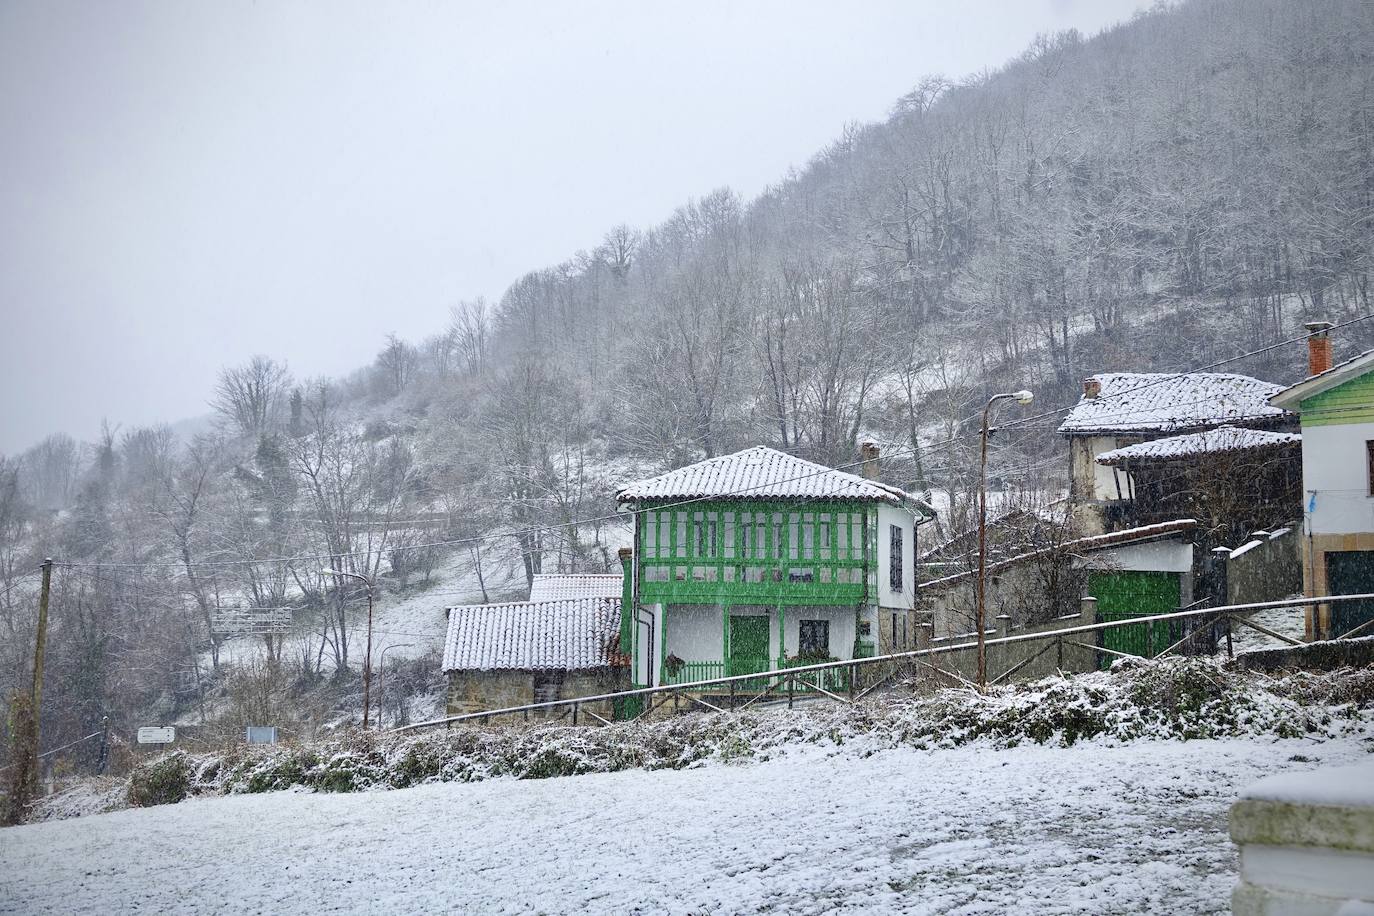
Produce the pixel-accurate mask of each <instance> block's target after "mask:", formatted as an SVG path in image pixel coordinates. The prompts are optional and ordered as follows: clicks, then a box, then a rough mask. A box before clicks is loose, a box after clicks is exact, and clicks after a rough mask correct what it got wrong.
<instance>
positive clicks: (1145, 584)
mask: <svg viewBox="0 0 1374 916" xmlns="http://www.w3.org/2000/svg"><path fill="white" fill-rule="evenodd" d="M1179 582H1180V580H1179V574H1178V573H1164V572H1138V571H1136V570H1123V571H1120V572H1095V573H1093V574H1092V575H1091V576H1090V577H1089V579H1088V594H1089V595H1091V596H1092V597H1094V598H1096V599H1097V622H1098V623H1107V622H1109V621H1114V620H1129V619H1131V618H1132V617H1148V616H1150V615H1153V614H1167V613H1169V612H1170V611H1175V610H1178V607H1179V603H1180V602H1179V597H1180V591H1179ZM1176 629H1178V625H1177V624H1170V623H1169V622H1167V621H1158V622H1155V623H1142V624H1140V625H1138V626H1133V627H1113V628H1111V629H1110V630H1103V631H1102V643H1101V644H1102V647H1103V648H1104V649H1113V650H1115V651H1117V652H1126V653H1128V654H1130V655H1143V656H1145V657H1146V658H1153V657H1154V656H1155V655H1156V654H1158V653H1159V652H1162V651H1164V650H1165V649H1167V648H1168V647H1169V646H1170V645H1172V644H1173V643H1174V642H1175V641H1176V640H1177V636H1175V634H1174V631H1175V630H1176ZM1178 635H1182V634H1181V633H1180V634H1178ZM1099 654H1100V655H1102V656H1103V658H1102V661H1101V664H1102V666H1103V667H1107V666H1109V665H1110V664H1111V663H1112V660H1113V659H1114V658H1115V656H1112V655H1106V654H1105V653H1099Z"/></svg>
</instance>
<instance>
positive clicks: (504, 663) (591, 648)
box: [443, 597, 620, 671]
mask: <svg viewBox="0 0 1374 916" xmlns="http://www.w3.org/2000/svg"><path fill="white" fill-rule="evenodd" d="M619 631H620V600H619V599H618V598H604V597H601V598H597V597H593V598H567V599H561V600H557V601H509V602H505V603H501V604H469V605H459V606H457V607H451V608H449V609H448V633H447V635H446V636H445V638H444V665H443V669H444V670H445V671H501V670H505V671H542V670H566V671H574V670H582V669H588V668H607V667H610V666H612V665H614V664H617V663H618V658H617V654H616V637H617V636H618V635H619Z"/></svg>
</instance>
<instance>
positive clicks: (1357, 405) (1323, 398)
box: [1299, 372, 1374, 427]
mask: <svg viewBox="0 0 1374 916" xmlns="http://www.w3.org/2000/svg"><path fill="white" fill-rule="evenodd" d="M1299 411H1300V413H1301V418H1302V425H1303V426H1304V427H1308V426H1340V425H1345V424H1350V423H1374V372H1369V373H1367V374H1365V375H1362V376H1359V377H1358V378H1353V379H1351V380H1350V381H1348V382H1343V383H1342V384H1340V385H1337V386H1336V387H1335V388H1330V389H1328V390H1326V391H1323V392H1321V393H1319V394H1314V395H1313V396H1312V397H1310V398H1307V399H1305V400H1304V401H1303V402H1302V404H1301V405H1300V407H1299Z"/></svg>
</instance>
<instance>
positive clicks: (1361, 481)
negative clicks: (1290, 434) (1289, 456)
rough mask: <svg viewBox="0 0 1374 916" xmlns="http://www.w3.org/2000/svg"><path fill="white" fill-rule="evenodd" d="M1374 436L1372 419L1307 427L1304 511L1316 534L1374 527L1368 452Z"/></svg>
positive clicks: (1304, 455)
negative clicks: (1369, 421) (1362, 421)
mask: <svg viewBox="0 0 1374 916" xmlns="http://www.w3.org/2000/svg"><path fill="white" fill-rule="evenodd" d="M1370 440H1374V423H1342V424H1335V425H1331V426H1304V427H1303V430H1302V488H1303V499H1304V503H1303V511H1304V512H1306V513H1307V522H1308V526H1309V527H1308V531H1310V532H1311V533H1312V534H1358V533H1360V532H1365V531H1374V498H1371V497H1370V496H1369V469H1368V464H1367V458H1366V454H1367V453H1366V451H1365V443H1366V442H1368V441H1370Z"/></svg>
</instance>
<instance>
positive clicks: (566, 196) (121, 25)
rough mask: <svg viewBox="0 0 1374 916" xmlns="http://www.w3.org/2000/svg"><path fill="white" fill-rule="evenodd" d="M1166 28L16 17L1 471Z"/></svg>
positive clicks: (413, 16) (948, 19) (230, 12)
mask: <svg viewBox="0 0 1374 916" xmlns="http://www.w3.org/2000/svg"><path fill="white" fill-rule="evenodd" d="M1145 5H1146V4H1145V3H1143V2H1137V0H1018V2H1014V3H1011V2H1005V0H963V2H960V3H951V2H949V0H931V2H925V0H907V2H872V3H844V4H838V3H833V2H829V3H819V2H801V0H779V2H748V3H745V2H736V0H725V2H704V0H690V2H681V3H674V4H666V3H647V2H643V0H629V2H624V3H609V2H606V3H590V2H575V3H574V2H547V3H513V2H512V3H487V2H483V3H477V2H471V3H458V2H450V3H421V2H411V3H402V4H397V3H390V2H387V3H383V2H380V0H378V2H374V3H369V4H343V3H335V2H329V3H324V2H320V3H276V2H266V0H263V2H258V3H252V4H250V3H242V2H239V3H235V2H227V0H226V2H216V3H182V2H178V0H165V2H160V3H137V2H114V3H106V2H100V0H92V2H88V3H76V4H68V3H61V2H53V0H35V2H16V0H4V2H0V405H3V414H2V415H0V452H7V451H8V452H13V451H17V450H19V449H22V448H25V447H27V446H29V445H31V444H33V443H34V442H35V441H37V440H38V439H40V438H42V436H44V435H45V434H47V433H49V432H52V431H56V430H64V431H67V432H70V433H72V434H73V435H76V436H78V437H80V438H89V437H91V436H92V435H93V434H94V432H95V431H96V430H97V429H98V427H99V424H100V421H101V419H102V418H109V419H110V421H111V422H112V423H119V424H122V425H123V426H124V428H126V429H127V428H129V427H131V426H135V425H139V424H146V423H153V422H158V421H175V420H180V419H183V418H186V417H191V416H196V415H200V414H203V413H205V412H206V409H207V408H206V401H207V399H208V398H209V395H210V390H211V387H212V386H213V384H214V378H215V373H216V372H217V371H218V369H219V368H220V367H221V366H223V365H226V364H234V363H238V362H241V361H243V360H245V359H246V358H248V357H249V356H251V355H253V354H254V353H265V354H268V355H270V356H274V357H277V358H279V359H284V360H286V361H288V362H289V363H290V365H291V368H292V370H293V371H294V372H295V373H296V375H297V376H298V377H304V376H312V375H320V374H328V375H335V374H341V373H344V372H347V371H349V370H351V369H354V368H357V367H358V366H360V365H363V364H364V363H366V362H368V361H370V360H371V359H372V357H373V355H374V354H375V353H376V351H377V350H378V349H379V347H380V345H381V343H382V340H383V338H384V336H385V335H386V334H387V333H389V332H395V333H397V334H399V335H401V336H402V337H406V338H409V339H411V340H418V339H420V338H422V337H424V336H426V335H428V334H431V333H434V332H435V331H437V330H439V329H440V328H441V327H442V325H443V324H444V322H445V320H446V315H447V311H448V307H449V306H450V305H451V304H453V303H454V302H456V301H458V300H459V299H463V298H467V297H472V296H477V295H484V296H487V297H488V298H491V299H497V298H499V297H500V295H501V293H502V291H503V290H504V289H505V287H506V286H507V285H508V284H509V283H510V282H511V281H513V280H514V279H516V278H517V277H518V276H519V275H520V274H522V273H524V272H525V271H528V270H533V269H537V268H540V267H544V266H548V265H551V264H554V263H556V262H558V261H561V260H563V259H565V258H567V257H568V256H570V255H571V254H572V253H574V252H575V251H577V250H578V249H580V248H590V247H592V246H594V245H595V244H596V243H597V242H598V241H599V240H600V239H601V237H602V236H603V235H604V233H605V231H606V230H607V229H608V228H610V227H611V226H613V225H615V224H616V223H621V222H626V223H630V224H632V225H635V226H647V225H651V224H653V223H656V222H658V221H659V220H661V219H663V218H664V217H665V216H667V215H668V214H669V213H671V211H672V210H673V209H674V208H675V207H677V206H678V205H680V204H682V203H684V202H685V201H686V200H687V199H688V198H690V197H693V196H697V195H701V194H703V193H705V192H708V191H710V190H711V189H713V188H716V187H720V186H723V185H728V186H730V187H733V188H735V189H736V190H737V191H739V192H740V193H742V194H743V195H745V196H746V197H750V196H753V195H755V194H757V193H758V192H760V191H761V190H763V189H764V187H766V186H767V185H769V184H771V183H773V182H776V181H777V180H778V179H780V178H781V177H783V176H784V175H785V173H786V171H787V169H788V168H789V167H793V166H797V167H800V166H802V165H804V164H805V163H806V161H807V160H808V159H809V158H810V157H811V156H812V155H813V154H814V153H815V152H817V151H818V150H819V149H820V148H822V147H823V146H825V145H826V144H827V143H828V142H829V141H831V140H833V139H834V138H836V137H837V136H838V134H839V132H840V129H841V128H842V127H843V125H844V124H845V123H846V122H848V121H856V120H857V121H871V120H875V119H879V118H882V117H884V116H885V115H886V113H887V111H888V110H889V108H890V107H891V105H892V103H893V102H894V101H895V100H896V98H897V97H898V96H899V95H901V94H903V93H904V92H906V91H907V90H909V89H910V88H912V87H913V86H914V85H915V84H916V82H917V81H918V80H919V79H920V78H921V77H922V76H923V75H926V74H930V73H943V74H945V75H947V76H950V77H956V78H957V77H960V76H964V75H966V74H969V73H972V72H975V71H978V70H981V69H984V68H988V67H995V66H998V65H1000V64H1001V63H1002V62H1004V61H1005V60H1006V59H1007V58H1009V57H1011V56H1013V55H1015V54H1017V53H1019V52H1020V51H1021V50H1023V49H1024V48H1025V47H1026V45H1027V44H1029V42H1030V41H1031V40H1032V38H1033V37H1034V36H1035V34H1036V33H1037V32H1045V31H1053V30H1058V29H1064V28H1069V27H1076V28H1078V29H1080V30H1082V31H1083V32H1085V33H1086V34H1092V33H1094V32H1096V31H1097V30H1099V29H1100V28H1102V27H1103V26H1106V25H1109V24H1111V23H1113V22H1116V21H1119V20H1121V19H1124V18H1126V17H1128V16H1129V15H1130V14H1131V13H1132V12H1133V11H1134V10H1135V9H1137V8H1140V7H1144V6H1145Z"/></svg>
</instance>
